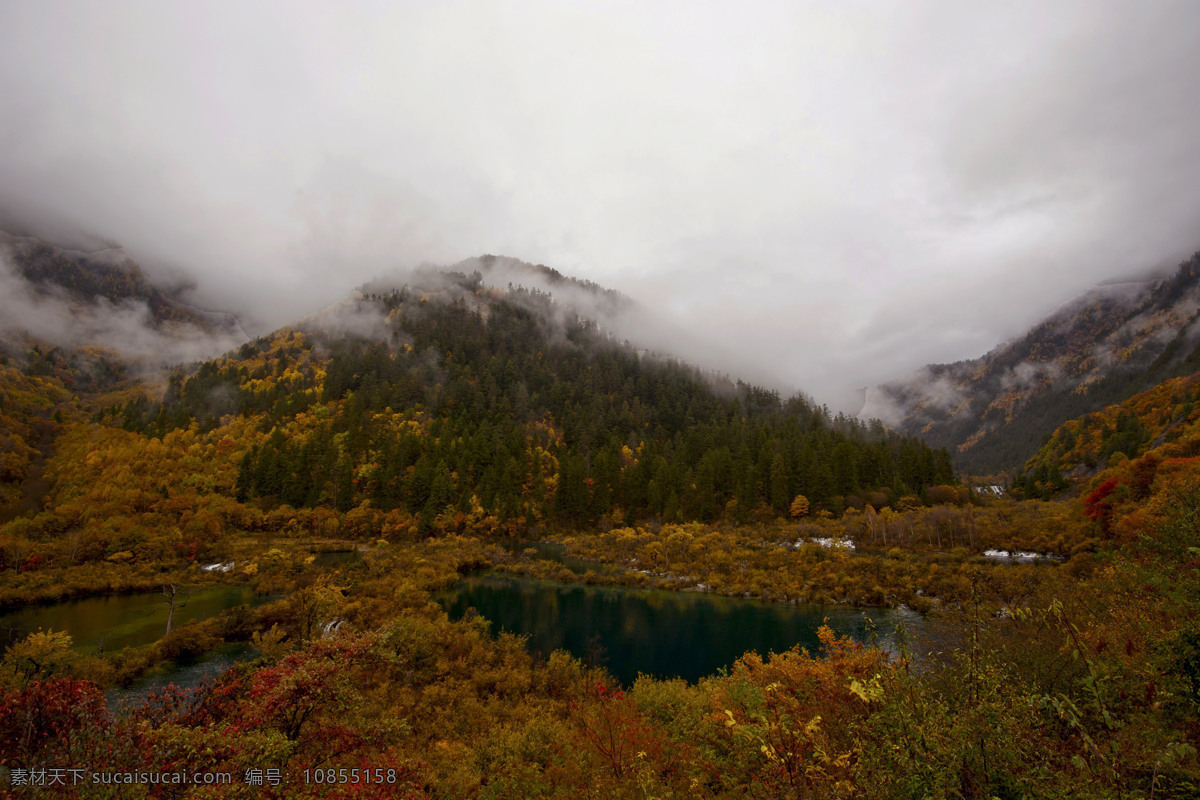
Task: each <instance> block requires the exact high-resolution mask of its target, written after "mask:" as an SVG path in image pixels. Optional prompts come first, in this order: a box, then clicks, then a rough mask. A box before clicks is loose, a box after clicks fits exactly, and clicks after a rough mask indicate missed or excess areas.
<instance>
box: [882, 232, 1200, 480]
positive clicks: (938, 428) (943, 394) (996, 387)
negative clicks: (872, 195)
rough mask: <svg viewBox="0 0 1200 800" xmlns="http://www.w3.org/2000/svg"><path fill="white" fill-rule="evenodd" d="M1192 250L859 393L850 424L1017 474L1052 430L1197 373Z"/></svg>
mask: <svg viewBox="0 0 1200 800" xmlns="http://www.w3.org/2000/svg"><path fill="white" fill-rule="evenodd" d="M1198 344H1200V253H1197V254H1196V255H1193V256H1192V257H1191V258H1190V259H1188V260H1187V261H1185V262H1183V263H1182V264H1180V265H1179V266H1178V267H1177V268H1176V269H1175V271H1174V272H1173V273H1171V274H1170V275H1168V276H1166V277H1163V278H1160V279H1149V280H1133V281H1121V282H1118V283H1110V284H1101V285H1099V286H1095V287H1092V288H1091V289H1089V290H1087V291H1085V292H1083V293H1081V294H1080V295H1078V296H1077V297H1075V298H1073V299H1071V300H1068V301H1067V302H1066V303H1063V304H1062V305H1060V306H1059V307H1058V308H1056V309H1055V310H1054V311H1053V312H1051V314H1049V315H1048V316H1047V317H1046V318H1044V319H1043V320H1042V321H1041V322H1039V323H1038V324H1036V325H1034V326H1033V327H1032V328H1030V329H1029V330H1028V331H1026V332H1025V333H1024V334H1022V335H1020V336H1017V337H1015V338H1013V339H1011V340H1009V341H1008V342H1005V343H1004V344H1001V345H999V346H997V347H995V348H993V349H992V350H990V351H989V352H988V353H986V354H985V355H983V356H981V357H979V358H976V359H969V360H964V361H959V362H954V363H950V364H930V365H927V366H926V367H923V368H922V369H920V370H917V371H916V372H914V373H912V374H911V375H909V376H907V377H905V378H901V379H898V380H894V381H889V382H886V383H883V384H880V385H878V386H875V387H872V388H871V389H868V390H867V394H866V399H865V402H864V405H863V408H862V410H861V411H860V416H877V417H879V418H881V419H883V420H884V421H885V422H888V423H890V424H892V425H894V426H895V427H896V428H897V429H898V430H899V431H901V432H902V433H906V434H910V435H921V436H924V437H926V439H927V440H928V441H929V442H930V443H931V444H933V445H934V446H939V447H950V448H954V450H955V452H956V459H957V461H958V463H959V464H960V465H961V466H962V467H964V468H967V469H969V470H972V471H976V472H992V471H999V470H1004V469H1017V468H1019V467H1020V466H1021V465H1022V464H1023V463H1024V461H1025V460H1026V459H1028V458H1029V457H1030V456H1032V455H1033V453H1034V451H1036V449H1037V447H1038V446H1039V445H1040V444H1041V442H1042V440H1043V439H1044V437H1045V436H1048V435H1049V434H1050V433H1052V432H1053V430H1054V429H1055V428H1056V427H1057V426H1058V425H1059V424H1061V423H1062V422H1065V421H1066V420H1068V419H1071V418H1074V417H1077V416H1079V415H1081V414H1084V413H1088V412H1090V411H1094V410H1097V409H1099V408H1103V407H1104V406H1106V405H1109V404H1111V403H1114V402H1118V401H1120V400H1123V399H1125V398H1126V397H1128V396H1130V395H1131V394H1134V393H1136V392H1137V391H1141V390H1144V389H1147V388H1149V387H1151V386H1153V385H1155V384H1156V383H1159V382H1161V381H1163V380H1166V379H1167V378H1172V377H1177V376H1178V375H1182V374H1188V373H1190V372H1193V371H1195V370H1196V369H1200V347H1198V346H1197V345H1198Z"/></svg>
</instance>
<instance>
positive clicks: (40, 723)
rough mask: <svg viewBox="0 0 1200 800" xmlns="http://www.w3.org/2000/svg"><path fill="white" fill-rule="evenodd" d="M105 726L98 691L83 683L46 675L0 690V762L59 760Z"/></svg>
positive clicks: (68, 760)
mask: <svg viewBox="0 0 1200 800" xmlns="http://www.w3.org/2000/svg"><path fill="white" fill-rule="evenodd" d="M109 724H110V720H109V716H108V711H107V709H106V707H105V704H104V695H103V694H101V692H100V690H99V689H97V688H96V686H95V684H93V683H91V682H89V681H82V680H77V679H74V678H51V679H49V680H44V681H40V680H35V681H31V682H30V683H29V684H27V685H26V686H25V687H24V688H22V689H19V690H17V691H13V692H5V693H3V694H0V764H5V765H11V766H31V765H33V764H35V763H38V761H44V760H45V759H47V758H53V759H57V760H58V761H59V762H60V763H62V764H68V763H71V762H72V760H73V759H72V758H71V757H72V756H74V755H77V753H76V752H75V751H76V750H77V749H78V748H79V747H80V746H81V745H82V744H83V743H84V742H85V741H86V740H87V739H88V738H89V736H91V735H98V734H100V733H102V732H103V730H105V729H107V728H108V726H109Z"/></svg>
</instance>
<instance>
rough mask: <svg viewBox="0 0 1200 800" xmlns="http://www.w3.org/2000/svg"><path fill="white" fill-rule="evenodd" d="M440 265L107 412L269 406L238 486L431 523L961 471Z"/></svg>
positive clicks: (752, 503)
mask: <svg viewBox="0 0 1200 800" xmlns="http://www.w3.org/2000/svg"><path fill="white" fill-rule="evenodd" d="M422 281H423V284H424V285H421V286H416V285H407V286H404V287H395V288H391V289H386V290H385V289H383V288H381V287H378V286H377V287H375V288H374V289H373V290H371V289H368V291H365V292H362V293H359V294H358V295H357V296H356V297H355V298H352V299H351V300H349V301H346V302H343V303H340V304H338V305H337V306H334V307H331V308H330V309H327V310H326V311H325V312H322V313H318V314H316V315H313V316H312V317H310V318H309V319H308V320H307V321H305V322H304V323H303V324H302V325H301V326H299V327H298V328H297V329H294V330H284V331H281V332H279V333H278V334H276V335H274V336H273V337H270V338H265V339H260V340H258V341H256V342H252V343H248V344H246V345H244V346H243V347H241V348H240V349H239V350H238V351H236V352H235V353H233V354H231V355H229V356H227V357H225V358H222V359H217V360H213V361H209V362H206V363H203V364H201V365H200V366H199V367H198V368H197V369H195V371H194V372H191V373H185V372H180V373H177V374H176V375H174V376H173V377H172V378H171V381H170V385H169V387H168V389H167V392H166V394H165V396H164V397H163V399H162V401H161V402H159V403H155V402H150V401H149V400H146V399H140V400H138V401H135V402H131V403H127V404H123V405H120V406H114V407H112V408H110V409H109V410H108V411H107V412H106V413H105V414H103V415H102V417H101V419H102V420H103V421H105V422H106V423H113V424H119V425H121V426H123V427H125V428H126V429H128V430H131V431H136V432H138V433H142V434H145V435H148V436H162V435H164V434H166V433H167V432H169V431H171V430H176V429H183V428H188V427H189V426H191V425H193V424H195V425H196V426H198V429H199V430H200V431H202V432H203V431H209V430H213V429H216V428H219V427H221V426H224V425H228V424H230V421H231V420H233V419H235V418H246V419H250V420H253V423H254V430H255V431H256V432H255V434H254V435H250V436H246V437H244V438H243V439H241V440H239V441H238V442H237V443H236V444H235V447H234V451H235V452H236V464H237V470H238V476H237V483H236V494H237V497H238V499H239V500H243V501H254V502H257V503H262V504H265V505H266V506H268V507H272V506H274V505H277V504H281V503H282V504H286V505H289V506H293V507H317V506H326V507H330V508H333V509H336V510H337V511H339V512H347V511H350V510H351V509H353V508H355V507H359V506H369V507H370V508H372V509H376V510H380V511H384V512H387V511H397V512H400V513H403V514H408V515H412V518H413V524H414V525H416V526H417V527H419V528H427V527H429V526H431V525H436V526H438V527H442V528H455V527H458V528H461V527H462V525H463V524H464V520H474V521H476V522H479V523H480V524H486V526H489V527H498V526H499V527H511V528H512V529H513V530H518V529H520V530H523V529H524V527H525V526H528V525H532V524H537V523H538V522H541V521H545V520H555V521H558V522H560V523H567V524H572V525H578V526H587V525H592V524H596V523H605V524H617V523H619V522H621V521H622V520H625V519H642V518H660V519H664V520H701V521H704V520H713V519H716V518H718V517H728V518H732V519H738V520H744V519H748V518H749V517H750V516H752V515H755V514H758V515H763V514H765V515H769V516H774V515H786V513H787V512H788V509H789V506H790V504H791V503H792V501H793V500H794V499H795V497H796V496H797V495H805V496H806V497H807V498H808V499H809V501H810V502H811V503H812V504H813V506H814V508H824V509H827V510H830V511H832V512H840V511H841V509H842V508H843V507H845V505H846V504H847V503H849V504H851V505H854V504H858V505H861V504H862V502H863V500H862V493H863V492H865V491H868V490H883V491H885V492H890V493H892V494H894V495H897V496H898V495H905V494H919V493H920V492H922V491H923V489H924V488H925V487H927V486H929V485H932V484H938V483H945V482H948V481H950V480H952V478H953V476H952V473H951V468H950V464H949V457H948V454H946V453H945V452H937V451H933V450H930V449H929V448H928V447H926V446H925V445H924V444H923V443H921V442H920V441H919V440H917V439H915V438H905V437H900V436H896V435H892V434H889V433H887V432H885V431H884V429H883V428H882V426H880V425H878V424H876V425H873V426H867V425H862V424H859V423H856V422H852V421H850V420H847V419H844V418H839V419H836V420H835V419H831V418H830V417H829V415H828V413H827V412H826V411H824V410H823V409H820V408H817V407H815V406H813V405H812V404H811V403H809V402H807V401H806V400H804V399H803V398H793V399H790V400H786V401H785V400H782V399H781V398H780V397H779V396H778V395H777V394H775V393H773V392H769V391H766V390H763V389H759V388H756V387H752V386H748V385H745V384H740V383H737V384H735V383H732V382H730V381H728V380H727V379H723V378H719V377H717V376H712V375H708V374H704V373H702V372H700V371H698V370H697V369H695V368H693V367H689V366H685V365H683V364H681V363H678V362H675V361H671V360H666V359H660V358H656V357H651V356H647V355H645V354H640V353H639V351H637V350H635V349H634V348H633V347H632V346H630V345H628V344H626V343H623V342H618V341H616V340H615V339H614V338H613V337H612V336H611V334H610V333H609V332H608V331H606V330H605V329H604V328H603V327H601V326H600V325H598V324H597V323H595V322H594V321H592V320H589V319H587V318H585V317H582V316H580V315H579V314H578V313H576V312H574V311H573V310H571V309H570V308H568V307H565V306H564V305H563V304H560V303H558V302H556V301H554V300H552V299H551V297H550V296H549V295H547V294H546V293H543V292H540V291H538V290H529V289H525V288H522V287H515V288H506V289H499V288H496V287H494V286H489V285H487V284H485V283H484V281H483V279H482V276H481V274H480V273H479V272H474V273H472V274H470V275H464V274H461V273H453V272H435V273H427V274H425V275H424V277H423V278H422ZM602 297H604V298H607V299H608V300H610V301H611V300H612V299H613V298H611V297H607V296H602ZM300 327H302V328H305V329H304V330H301V329H299V328H300Z"/></svg>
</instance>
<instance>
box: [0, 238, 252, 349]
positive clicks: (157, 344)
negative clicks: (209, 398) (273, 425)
mask: <svg viewBox="0 0 1200 800" xmlns="http://www.w3.org/2000/svg"><path fill="white" fill-rule="evenodd" d="M182 288H183V287H174V288H164V287H162V286H160V285H158V284H157V283H155V282H154V281H152V280H151V279H150V278H148V277H147V276H146V274H145V273H144V272H143V271H142V269H141V267H140V266H139V265H138V264H137V263H136V262H135V261H134V260H133V259H132V258H131V257H130V256H129V254H128V253H126V252H125V251H124V250H123V249H121V248H120V247H119V246H116V245H111V244H108V245H107V246H103V247H102V248H100V249H95V250H88V251H84V250H77V249H72V248H70V247H63V246H60V245H57V244H53V243H51V242H48V241H44V240H42V239H40V238H37V237H35V236H29V235H20V234H12V233H7V232H4V231H0V340H3V341H5V342H7V343H9V345H10V347H16V346H18V345H19V343H20V342H21V341H23V340H25V339H31V340H34V341H37V342H45V343H48V344H50V345H55V346H61V347H67V348H73V347H80V346H89V347H100V348H104V349H107V350H111V351H114V352H115V353H117V354H119V356H120V357H121V359H123V360H125V361H126V362H128V363H130V364H136V365H140V366H142V367H147V368H154V367H159V366H163V365H166V364H175V363H179V362H182V361H193V360H196V359H201V358H210V357H212V356H214V355H217V354H219V353H221V352H223V351H225V350H228V349H229V348H230V347H233V346H234V345H236V344H239V343H241V342H242V341H245V339H246V338H247V334H246V332H245V331H244V330H243V329H242V326H241V323H240V321H239V320H238V318H237V317H236V316H235V315H233V314H229V313H225V312H218V311H208V310H205V309H201V308H197V307H195V306H192V305H190V304H188V303H186V302H184V301H183V300H182V299H181V298H180V296H179V295H180V294H181V293H182V291H181V290H182Z"/></svg>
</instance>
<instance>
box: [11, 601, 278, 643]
mask: <svg viewBox="0 0 1200 800" xmlns="http://www.w3.org/2000/svg"><path fill="white" fill-rule="evenodd" d="M268 599H270V598H267V597H258V596H257V595H255V593H254V591H253V590H252V589H251V588H250V587H248V586H206V587H204V588H200V589H193V590H192V591H191V594H190V596H189V597H188V598H187V599H186V601H183V600H180V601H179V602H178V603H177V605H176V607H175V617H174V619H173V620H172V625H173V626H174V627H176V628H178V627H179V626H180V625H183V624H184V623H185V622H187V621H189V620H201V619H207V618H209V617H212V616H215V615H217V614H219V613H220V612H222V611H224V610H225V609H228V608H233V607H234V606H240V605H251V606H255V605H259V604H260V603H264V602H266V601H267V600H268ZM167 614H168V607H167V603H166V598H165V597H164V596H163V595H162V594H160V593H158V592H146V593H140V594H125V595H109V596H106V597H87V598H84V599H81V600H64V601H62V602H60V603H54V604H51V605H39V606H27V607H25V608H21V609H17V610H16V611H10V612H8V613H6V614H2V615H0V634H3V635H4V637H5V639H6V640H8V641H15V640H17V639H19V638H22V637H24V636H26V635H28V634H30V633H34V632H36V631H38V630H39V629H41V630H56V631H66V632H67V633H69V634H71V638H72V639H74V640H75V646H76V649H78V650H79V651H80V652H83V653H95V652H97V651H98V650H99V649H100V645H101V643H103V646H104V649H105V650H107V651H112V650H119V649H121V648H123V647H131V646H138V645H144V644H150V643H152V642H156V641H158V640H159V639H161V638H162V636H163V634H164V633H165V632H166V629H167Z"/></svg>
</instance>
